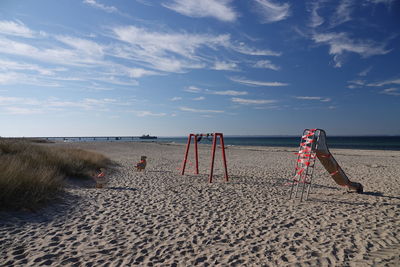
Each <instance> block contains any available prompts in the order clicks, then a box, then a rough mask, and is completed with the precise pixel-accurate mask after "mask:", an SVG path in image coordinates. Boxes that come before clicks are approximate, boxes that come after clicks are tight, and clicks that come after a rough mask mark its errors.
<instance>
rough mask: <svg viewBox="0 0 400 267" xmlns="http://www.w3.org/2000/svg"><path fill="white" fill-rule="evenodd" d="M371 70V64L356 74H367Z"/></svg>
mask: <svg viewBox="0 0 400 267" xmlns="http://www.w3.org/2000/svg"><path fill="white" fill-rule="evenodd" d="M371 70H372V66H370V67H368V68H366V69H365V70H363V71H361V72H360V73H359V74H358V76H367V74H368V73H369V72H370V71H371Z"/></svg>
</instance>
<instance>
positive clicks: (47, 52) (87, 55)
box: [0, 37, 103, 66]
mask: <svg viewBox="0 0 400 267" xmlns="http://www.w3.org/2000/svg"><path fill="white" fill-rule="evenodd" d="M65 40H66V39H65ZM74 40H75V41H78V40H79V39H78V38H74ZM88 44H89V42H87V43H86V42H79V44H76V45H75V46H76V47H80V49H65V48H61V47H55V46H53V47H52V48H36V47H34V46H32V45H30V44H26V43H22V42H16V41H12V40H10V39H7V38H1V37H0V53H5V54H10V55H18V56H24V57H27V58H32V59H35V60H38V61H42V62H47V63H56V64H60V65H72V66H84V65H88V64H92V65H98V64H103V62H102V54H96V53H93V51H90V50H89V49H88V47H85V45H88ZM93 47H94V46H93Z"/></svg>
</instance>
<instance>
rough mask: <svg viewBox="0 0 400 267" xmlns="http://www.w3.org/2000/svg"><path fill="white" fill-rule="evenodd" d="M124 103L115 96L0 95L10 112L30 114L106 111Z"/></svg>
mask: <svg viewBox="0 0 400 267" xmlns="http://www.w3.org/2000/svg"><path fill="white" fill-rule="evenodd" d="M119 105H124V103H123V102H120V101H117V100H116V99H113V98H84V99H76V100H62V99H59V98H55V97H49V98H47V99H37V98H24V97H4V96H0V108H1V109H2V110H4V112H6V113H8V114H19V115H29V114H37V113H48V112H56V111H58V112H64V111H66V110H74V111H78V110H81V111H86V110H96V111H106V110H109V107H114V108H115V107H117V106H119Z"/></svg>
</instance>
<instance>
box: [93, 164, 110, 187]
mask: <svg viewBox="0 0 400 267" xmlns="http://www.w3.org/2000/svg"><path fill="white" fill-rule="evenodd" d="M93 178H94V180H95V181H96V188H104V187H105V186H106V184H107V182H108V180H107V178H106V170H105V169H104V168H100V170H99V171H98V173H97V174H95V175H94V177H93Z"/></svg>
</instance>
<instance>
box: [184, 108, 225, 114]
mask: <svg viewBox="0 0 400 267" xmlns="http://www.w3.org/2000/svg"><path fill="white" fill-rule="evenodd" d="M179 109H180V110H181V111H187V112H194V113H224V112H225V111H223V110H215V109H196V108H190V107H180V108H179Z"/></svg>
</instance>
